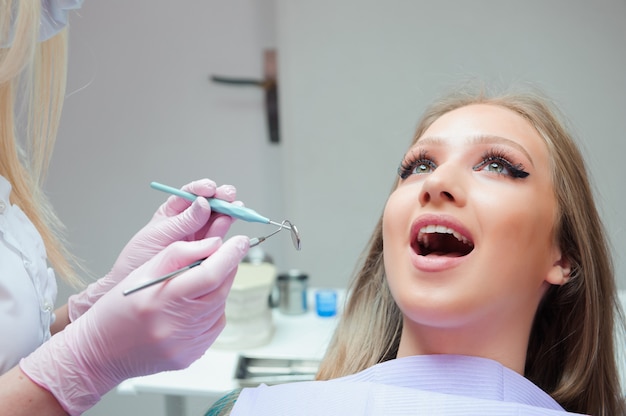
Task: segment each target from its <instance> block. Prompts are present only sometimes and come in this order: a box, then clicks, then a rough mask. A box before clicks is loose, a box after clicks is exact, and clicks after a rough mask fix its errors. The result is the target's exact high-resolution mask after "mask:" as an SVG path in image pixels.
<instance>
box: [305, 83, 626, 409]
mask: <svg viewBox="0 0 626 416" xmlns="http://www.w3.org/2000/svg"><path fill="white" fill-rule="evenodd" d="M475 103H486V104H493V105H498V106H502V107H505V108H507V109H510V110H512V111H514V112H516V113H517V114H519V115H521V116H522V117H524V118H525V119H526V120H528V122H530V123H531V124H532V125H533V126H534V127H535V128H536V129H537V131H538V132H539V133H540V135H541V136H542V137H543V139H544V140H545V141H546V143H547V146H548V149H549V153H550V157H551V163H552V167H551V168H552V181H553V185H554V192H555V195H556V199H557V204H558V213H559V215H558V217H557V222H556V224H555V236H556V238H557V239H558V242H559V244H560V247H561V250H562V252H563V254H564V255H565V256H567V257H568V258H569V260H570V261H571V263H572V275H571V278H570V281H569V282H568V283H567V284H566V285H564V286H558V287H557V286H554V287H552V288H551V289H550V290H549V291H548V293H547V294H546V297H545V298H544V300H543V302H542V304H541V306H540V307H539V310H538V311H537V315H536V317H535V322H534V325H533V328H532V331H531V336H530V342H529V346H528V352H527V357H526V369H525V376H526V377H527V378H529V379H530V380H531V381H533V382H534V383H535V384H537V385H538V386H539V387H540V388H542V389H543V390H545V391H546V392H547V393H549V394H550V395H551V396H552V397H554V399H555V400H557V401H558V402H559V403H560V404H561V405H562V406H563V407H564V408H565V409H567V410H568V411H573V412H579V413H585V414H593V415H596V416H600V415H602V416H609V415H623V414H626V405H625V404H624V400H623V398H622V391H621V389H620V382H619V374H618V370H617V365H616V350H615V344H614V342H615V339H616V337H615V328H619V329H620V332H623V329H624V321H623V313H622V312H621V309H620V305H619V300H618V299H617V292H616V286H615V280H614V273H613V267H612V264H611V259H610V254H609V248H608V245H607V239H606V236H605V232H604V230H603V226H602V223H601V221H600V218H599V215H598V212H597V209H596V206H595V203H594V199H593V195H592V191H591V188H590V184H589V180H588V178H587V173H586V170H585V167H584V162H583V157H582V155H581V153H580V151H579V150H578V148H577V146H576V145H575V143H574V141H573V140H572V138H571V137H570V136H569V134H568V133H567V131H566V129H565V127H564V126H563V124H562V123H561V122H560V121H559V119H558V118H559V117H558V116H557V113H556V111H555V110H554V109H553V108H552V106H551V105H550V104H549V101H547V100H546V99H545V98H543V97H542V96H540V95H538V94H536V93H533V92H527V93H521V94H520V93H508V94H500V95H489V94H487V93H486V92H485V90H484V89H483V88H481V89H480V91H478V92H457V93H454V94H452V95H450V96H447V97H446V98H444V99H443V100H441V101H439V102H437V103H436V104H435V105H433V106H432V107H431V108H430V109H429V110H428V111H427V112H426V113H425V114H424V116H423V118H422V120H421V122H420V123H419V125H418V128H417V131H416V133H415V136H414V139H413V143H415V141H417V140H418V139H419V137H420V136H421V135H422V134H423V132H424V131H425V130H426V129H427V128H428V127H429V126H430V125H431V124H432V123H433V122H434V121H435V120H436V119H437V118H439V117H440V116H442V115H443V114H445V113H447V112H449V111H452V110H454V109H456V108H459V107H463V106H466V105H470V104H475ZM413 143H412V144H413ZM397 184H398V181H397V179H396V182H395V185H394V187H393V188H395V187H396V186H397ZM383 244H384V242H383V238H382V216H381V219H380V220H379V221H378V224H377V225H376V227H375V229H374V233H373V235H372V237H371V239H370V241H369V243H368V246H367V248H366V250H365V252H364V257H363V258H362V259H361V261H360V262H359V267H358V268H357V271H356V273H355V276H354V279H353V280H352V282H351V286H350V288H349V293H350V296H349V300H348V302H347V304H346V307H345V311H344V314H343V315H342V317H341V319H340V321H339V324H338V327H337V330H336V332H335V334H334V337H333V339H332V341H331V345H330V347H329V349H328V351H327V354H326V356H325V357H324V360H323V362H322V364H321V366H320V371H319V373H318V376H317V378H318V379H321V380H324V379H331V378H335V377H340V376H344V375H348V374H353V373H356V372H358V371H361V370H363V369H366V368H368V367H370V366H372V365H374V364H377V363H380V362H383V361H387V360H391V359H393V358H395V357H396V355H397V351H398V345H399V342H400V334H401V330H402V315H401V312H400V310H399V309H398V307H397V305H396V303H395V301H394V299H393V298H392V296H391V293H390V291H389V288H388V286H387V281H386V277H385V270H384V266H383Z"/></svg>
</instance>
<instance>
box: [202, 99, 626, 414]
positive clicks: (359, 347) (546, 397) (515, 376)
mask: <svg viewBox="0 0 626 416" xmlns="http://www.w3.org/2000/svg"><path fill="white" fill-rule="evenodd" d="M349 293H350V297H349V300H348V302H347V305H346V307H345V312H344V314H343V315H342V317H341V320H340V322H339V325H338V327H337V330H336V332H335V335H334V338H333V340H332V341H331V344H330V346H329V349H328V351H327V353H326V356H325V357H324V359H323V362H322V364H321V366H320V370H319V373H318V376H317V379H318V381H313V382H304V383H290V384H283V385H279V386H271V387H268V386H260V387H257V388H251V389H243V390H242V391H241V392H239V391H237V392H233V393H232V394H230V395H228V396H226V397H224V398H223V399H222V400H220V401H218V403H216V404H215V405H214V406H213V407H212V408H211V409H210V410H209V412H208V413H207V414H208V415H218V414H232V415H252V414H254V415H265V414H267V415H276V414H311V415H314V414H366V413H367V414H376V415H378V414H381V415H382V414H385V415H400V414H409V413H410V414H432V413H434V412H436V413H438V414H441V413H443V414H446V415H449V414H455V415H456V414H459V415H460V414H463V415H467V414H480V415H485V414H498V415H509V414H511V415H518V414H532V415H556V414H564V413H567V412H572V413H582V414H593V415H605V416H608V415H624V414H626V405H625V403H624V399H623V397H622V390H621V388H620V382H619V376H618V370H617V365H616V350H615V346H614V335H615V328H618V329H619V331H620V333H621V332H622V330H623V328H624V325H623V314H622V312H621V311H620V306H619V303H618V300H617V295H616V287H615V281H614V274H613V269H612V264H611V259H610V254H609V248H608V245H607V241H606V237H605V234H604V231H603V227H602V224H601V221H600V219H599V216H598V212H597V209H596V207H595V203H594V198H593V194H592V191H591V189H590V185H589V181H588V178H587V173H586V171H585V166H584V162H583V158H582V156H581V154H580V152H579V150H578V149H577V148H576V145H575V144H574V142H573V140H572V139H571V137H570V135H569V134H568V133H567V132H566V131H565V128H564V126H563V125H562V124H561V122H560V121H559V120H558V118H557V113H556V111H555V110H553V109H551V108H550V106H549V104H548V101H547V100H546V99H545V98H542V97H541V96H540V95H538V94H535V93H521V94H519V93H507V94H502V95H498V96H491V95H487V94H486V93H485V92H484V91H481V92H479V93H475V94H474V93H468V92H463V93H455V94H453V95H451V96H448V97H446V98H445V99H443V100H441V101H439V102H437V103H436V104H434V105H433V106H432V107H431V108H430V109H429V110H428V111H427V112H426V114H425V115H424V116H423V118H422V120H421V122H420V124H419V126H418V128H417V131H416V133H415V137H414V140H413V143H412V144H411V146H410V148H409V150H408V151H407V153H406V154H405V155H404V157H403V159H402V162H401V164H400V167H399V168H398V177H397V179H396V182H395V185H394V189H393V191H392V193H391V195H390V196H389V198H388V200H387V203H386V206H385V209H384V212H383V214H382V216H381V218H380V220H379V222H378V224H377V226H376V228H375V230H374V233H373V235H372V237H371V240H370V242H369V245H368V248H367V250H366V252H365V256H364V258H363V259H362V261H361V263H360V265H359V268H358V270H357V272H356V275H355V277H354V280H353V281H352V283H351V287H350V291H349ZM322 380H325V381H322Z"/></svg>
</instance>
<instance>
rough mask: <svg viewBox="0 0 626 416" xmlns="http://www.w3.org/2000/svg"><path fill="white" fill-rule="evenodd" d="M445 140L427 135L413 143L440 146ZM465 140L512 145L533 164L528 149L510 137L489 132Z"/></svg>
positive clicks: (470, 142)
mask: <svg viewBox="0 0 626 416" xmlns="http://www.w3.org/2000/svg"><path fill="white" fill-rule="evenodd" d="M445 142H446V139H445V138H443V137H437V136H428V137H424V138H421V139H419V140H417V141H416V142H415V144H416V145H418V146H419V145H424V144H426V145H434V146H441V145H443V144H445ZM467 142H468V143H469V144H501V145H505V146H510V147H513V148H515V149H517V150H519V151H520V152H522V153H523V154H524V155H525V156H526V157H527V158H528V160H529V161H530V164H531V165H533V166H535V164H534V162H533V158H532V157H530V154H529V153H528V151H527V150H526V149H525V148H524V147H523V146H522V145H521V144H519V143H517V142H515V141H513V140H511V139H507V138H506V137H501V136H495V135H491V134H479V135H476V136H470V137H468V139H467Z"/></svg>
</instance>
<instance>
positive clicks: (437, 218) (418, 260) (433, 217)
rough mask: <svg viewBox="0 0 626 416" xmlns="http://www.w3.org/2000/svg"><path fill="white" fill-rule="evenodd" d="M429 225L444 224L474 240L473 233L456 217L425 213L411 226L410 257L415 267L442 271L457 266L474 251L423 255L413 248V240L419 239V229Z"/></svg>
mask: <svg viewBox="0 0 626 416" xmlns="http://www.w3.org/2000/svg"><path fill="white" fill-rule="evenodd" d="M427 225H443V226H444V227H448V228H451V229H453V230H455V231H457V232H458V233H460V234H461V235H462V236H464V237H465V238H467V239H468V240H470V241H474V240H473V238H472V236H471V233H470V232H469V230H468V229H467V228H465V227H464V226H463V224H461V223H460V222H459V221H458V220H457V219H456V218H454V217H451V216H449V215H440V214H425V215H421V216H420V217H418V218H417V219H416V220H415V221H414V222H413V225H412V226H411V235H410V237H411V239H410V241H409V251H410V258H411V263H412V264H413V267H415V268H416V269H418V270H421V271H424V272H440V271H444V270H448V269H451V268H454V267H457V266H458V265H459V264H461V263H463V262H464V261H466V260H467V258H468V257H469V256H471V254H472V253H469V254H468V255H466V256H462V257H446V256H421V255H419V254H417V252H416V251H415V250H414V249H413V242H414V241H415V240H416V239H417V234H418V233H419V230H420V229H421V228H423V227H425V226H427Z"/></svg>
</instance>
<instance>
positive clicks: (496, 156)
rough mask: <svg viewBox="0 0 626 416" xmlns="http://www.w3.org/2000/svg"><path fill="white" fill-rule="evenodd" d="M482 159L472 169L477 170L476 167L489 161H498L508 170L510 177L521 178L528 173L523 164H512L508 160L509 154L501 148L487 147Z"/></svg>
mask: <svg viewBox="0 0 626 416" xmlns="http://www.w3.org/2000/svg"><path fill="white" fill-rule="evenodd" d="M482 159H483V160H482V162H480V163H479V164H478V165H476V166H474V170H477V169H478V168H481V167H483V166H485V165H486V164H488V163H491V162H500V163H502V164H503V165H504V167H505V168H506V169H507V170H508V171H509V173H510V175H509V176H511V177H512V178H515V179H523V178H525V177H527V176H528V175H530V174H529V173H528V172H526V171H525V170H524V165H523V164H521V163H518V164H516V165H514V164H513V163H511V162H510V161H509V159H510V156H509V155H508V154H507V153H506V152H505V151H504V150H502V149H497V148H494V149H489V150H488V151H487V152H485V154H484V155H483V156H482Z"/></svg>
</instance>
